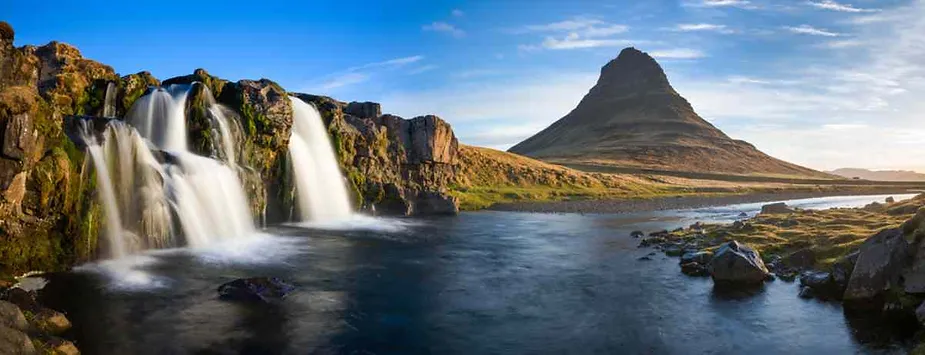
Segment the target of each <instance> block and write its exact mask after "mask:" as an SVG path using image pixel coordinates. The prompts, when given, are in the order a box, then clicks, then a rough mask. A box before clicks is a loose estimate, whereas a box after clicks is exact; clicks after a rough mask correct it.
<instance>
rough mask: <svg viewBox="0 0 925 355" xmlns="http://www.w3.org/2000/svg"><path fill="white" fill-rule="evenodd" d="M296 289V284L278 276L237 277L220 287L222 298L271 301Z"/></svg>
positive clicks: (219, 291)
mask: <svg viewBox="0 0 925 355" xmlns="http://www.w3.org/2000/svg"><path fill="white" fill-rule="evenodd" d="M293 290H295V286H293V285H291V284H289V283H286V282H284V281H283V280H280V279H278V278H276V277H252V278H247V279H237V280H234V281H231V282H227V283H225V284H222V285H221V286H219V287H218V293H219V295H220V296H221V298H222V299H226V300H236V301H262V302H270V301H273V300H280V299H282V298H284V297H286V295H287V294H289V293H290V292H292V291H293Z"/></svg>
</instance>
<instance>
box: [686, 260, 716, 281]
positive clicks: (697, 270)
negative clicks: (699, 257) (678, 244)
mask: <svg viewBox="0 0 925 355" xmlns="http://www.w3.org/2000/svg"><path fill="white" fill-rule="evenodd" d="M681 272H682V273H683V274H685V275H688V276H703V277H705V276H710V270H709V268H707V267H706V266H705V265H704V264H701V263H698V262H696V261H691V262H688V263H684V264H681Z"/></svg>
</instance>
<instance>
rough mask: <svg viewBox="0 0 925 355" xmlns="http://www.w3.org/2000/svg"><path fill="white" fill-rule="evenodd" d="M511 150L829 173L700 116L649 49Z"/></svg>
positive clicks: (683, 166)
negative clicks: (766, 149)
mask: <svg viewBox="0 0 925 355" xmlns="http://www.w3.org/2000/svg"><path fill="white" fill-rule="evenodd" d="M510 151H511V152H513V153H517V154H523V155H527V156H530V157H534V158H539V159H542V160H547V161H554V162H570V163H576V162H583V163H590V164H603V165H619V166H630V167H644V168H654V169H664V170H677V171H695V172H722V173H735V174H774V175H798V176H812V177H828V175H827V174H824V173H821V172H818V171H814V170H811V169H807V168H804V167H801V166H797V165H794V164H790V163H787V162H784V161H781V160H779V159H775V158H773V157H771V156H768V155H767V154H764V153H762V152H761V151H759V150H758V149H756V148H755V147H754V146H752V145H751V144H749V143H747V142H745V141H741V140H734V139H731V138H729V137H728V136H726V134H724V133H723V132H722V131H720V130H719V129H717V128H716V127H714V126H713V125H711V124H710V123H709V122H707V121H706V120H704V119H702V118H700V116H698V115H697V113H696V112H694V109H693V107H691V105H690V103H688V102H687V100H685V99H684V98H683V97H681V95H679V94H678V93H677V92H676V91H675V90H674V88H673V87H672V86H671V84H670V83H669V82H668V78H667V76H666V75H665V72H664V71H663V70H662V68H661V66H659V64H658V63H657V62H656V61H655V59H653V58H652V57H650V56H649V55H648V54H646V53H644V52H641V51H639V50H636V49H635V48H627V49H624V50H623V51H621V52H620V54H619V56H617V58H615V59H613V60H611V61H610V62H609V63H607V65H605V66H604V67H603V68H602V69H601V75H600V78H599V79H598V81H597V84H596V85H594V87H592V88H591V90H590V91H589V92H588V94H587V95H585V97H584V98H583V99H582V100H581V102H580V103H579V104H578V106H577V107H576V108H575V109H574V110H572V112H570V113H569V114H567V115H566V116H565V117H562V118H561V119H559V120H558V121H556V122H555V123H553V124H552V125H551V126H549V127H548V128H546V129H544V130H543V131H541V132H539V133H537V134H536V135H534V136H532V137H530V138H528V139H527V140H525V141H523V142H521V143H519V144H517V145H515V146H514V147H512V148H511V149H510Z"/></svg>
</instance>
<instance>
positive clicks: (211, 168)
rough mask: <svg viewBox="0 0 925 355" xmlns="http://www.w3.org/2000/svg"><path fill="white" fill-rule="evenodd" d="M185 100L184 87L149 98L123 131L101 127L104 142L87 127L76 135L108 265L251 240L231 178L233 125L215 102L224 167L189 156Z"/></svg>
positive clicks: (115, 124)
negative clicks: (86, 159)
mask: <svg viewBox="0 0 925 355" xmlns="http://www.w3.org/2000/svg"><path fill="white" fill-rule="evenodd" d="M188 92H189V86H185V85H184V86H180V85H171V86H170V87H168V88H167V89H162V88H159V89H155V90H152V91H150V92H149V93H148V94H146V95H144V96H142V97H141V98H139V99H138V100H137V101H136V102H135V104H134V105H133V106H132V107H131V109H130V110H129V113H128V115H127V117H126V122H127V123H128V124H126V123H123V122H120V121H117V120H112V121H109V122H108V123H106V127H105V129H103V132H102V137H101V138H102V139H101V140H100V139H97V137H96V136H95V135H94V134H93V132H94V130H93V129H92V127H90V124H89V123H88V122H84V125H83V126H82V127H81V128H82V134H83V139H84V142H86V143H87V151H88V152H89V153H90V156H91V159H92V160H93V164H94V168H95V169H96V171H97V183H98V188H99V193H100V200H101V202H102V204H103V211H104V213H105V214H106V221H105V222H106V226H105V230H104V231H105V235H104V240H105V241H106V246H107V248H106V251H107V253H108V255H107V257H110V258H119V257H123V256H126V255H129V254H132V253H136V252H139V251H142V250H145V249H158V248H168V247H178V246H192V247H202V246H205V245H208V244H210V243H213V242H215V241H219V240H226V239H237V238H246V237H249V236H252V235H254V233H255V232H256V228H255V227H254V223H253V217H252V216H251V215H250V212H249V211H250V209H249V202H248V200H247V197H246V196H245V194H244V189H243V188H242V185H241V182H240V180H239V178H238V174H237V171H236V169H237V167H236V164H235V159H234V157H235V154H234V146H233V144H232V143H231V137H230V135H231V133H230V130H229V129H228V125H229V124H230V123H229V122H227V119H226V118H225V116H224V115H222V114H221V109H220V107H219V106H218V105H216V104H215V103H214V101H210V105H209V107H208V110H209V112H211V115H212V116H213V117H212V118H213V120H214V122H215V124H216V125H218V131H220V135H221V136H222V137H221V138H220V139H221V140H222V142H223V143H222V150H223V154H224V155H225V156H226V161H224V162H223V161H219V160H215V159H211V158H207V157H203V156H199V155H196V154H194V153H192V152H189V151H188V150H187V144H186V141H187V136H186V113H185V108H186V96H187V93H188ZM210 97H211V95H210ZM223 127H224V128H223Z"/></svg>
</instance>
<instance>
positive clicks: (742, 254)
mask: <svg viewBox="0 0 925 355" xmlns="http://www.w3.org/2000/svg"><path fill="white" fill-rule="evenodd" d="M710 264H711V267H710V274H711V275H712V276H713V282H714V283H717V284H760V283H762V282H764V281H765V280H767V279H768V276H769V272H768V268H767V267H766V266H765V265H764V261H762V260H761V255H760V254H759V253H758V251H756V250H755V249H752V248H751V247H749V246H747V245H745V244H742V243H739V242H737V241H731V242H728V243H726V244H723V245H722V246H720V247H719V249H717V250H716V253H714V255H713V260H712V262H711V263H710Z"/></svg>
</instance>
